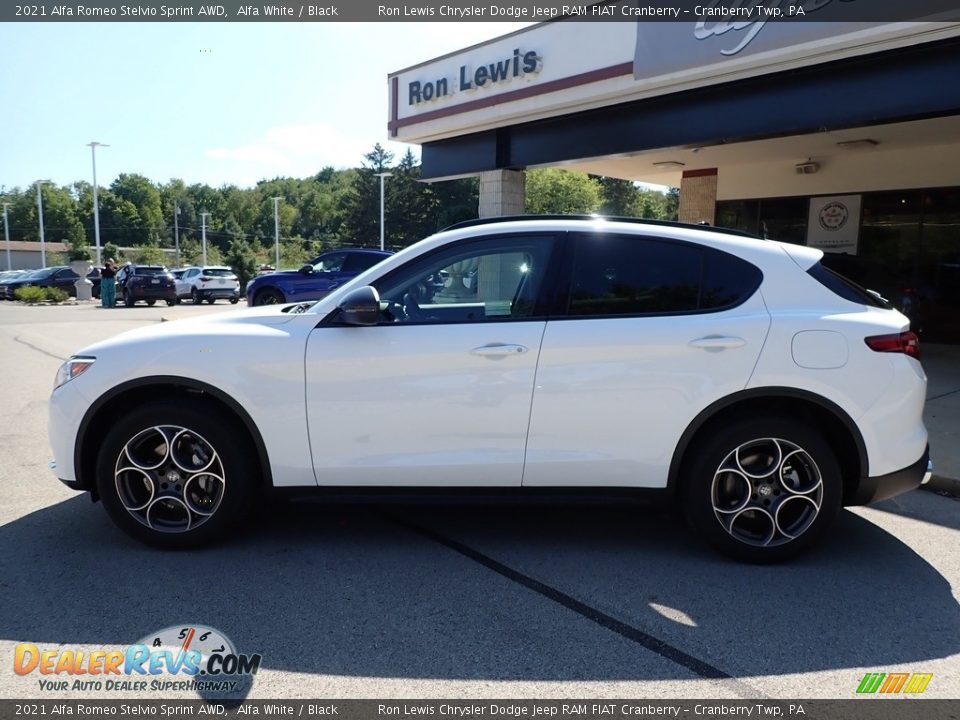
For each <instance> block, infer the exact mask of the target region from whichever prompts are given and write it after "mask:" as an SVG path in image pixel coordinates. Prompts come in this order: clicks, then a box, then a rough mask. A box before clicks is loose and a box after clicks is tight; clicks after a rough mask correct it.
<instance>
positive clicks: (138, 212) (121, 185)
mask: <svg viewBox="0 0 960 720" xmlns="http://www.w3.org/2000/svg"><path fill="white" fill-rule="evenodd" d="M110 191H111V192H112V193H113V194H114V195H115V196H116V197H117V199H118V200H119V201H120V202H121V204H123V207H124V208H126V212H125V214H126V217H125V218H124V220H125V222H126V223H127V226H126V227H125V228H124V232H125V234H126V237H127V241H128V243H129V244H132V245H144V244H146V243H148V242H151V241H154V240H157V241H159V239H160V235H161V234H164V235H165V234H166V228H165V227H164V222H163V209H162V207H161V203H160V191H159V190H158V189H157V187H156V186H155V185H154V184H153V183H152V182H150V180H148V179H147V178H145V177H144V176H143V175H137V174H128V173H121V174H120V175H119V176H118V177H117V179H116V180H114V181H113V183H112V184H111V185H110ZM131 210H132V212H131Z"/></svg>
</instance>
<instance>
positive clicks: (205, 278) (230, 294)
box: [177, 265, 240, 305]
mask: <svg viewBox="0 0 960 720" xmlns="http://www.w3.org/2000/svg"><path fill="white" fill-rule="evenodd" d="M185 297H188V298H190V299H191V300H192V301H193V304H194V305H199V304H200V303H202V302H203V301H204V300H206V301H207V302H208V303H210V304H211V305H213V303H215V302H216V301H217V300H229V301H230V302H231V303H233V304H234V305H236V304H237V302H238V301H239V300H240V281H239V280H238V278H237V275H236V273H234V272H233V269H232V268H229V267H227V266H225V265H204V266H203V267H188V268H186V269H185V270H183V271H182V274H181V275H180V277H179V278H177V299H178V300H179V299H181V298H185Z"/></svg>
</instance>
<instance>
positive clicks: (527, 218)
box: [440, 215, 764, 240]
mask: <svg viewBox="0 0 960 720" xmlns="http://www.w3.org/2000/svg"><path fill="white" fill-rule="evenodd" d="M544 220H561V221H568V222H571V223H573V224H577V223H596V222H597V221H606V222H616V223H631V224H636V225H649V226H655V227H670V228H686V229H688V230H710V231H712V232H718V233H724V234H726V235H737V236H739V237H748V238H755V239H757V240H763V239H764V238H762V237H761V236H759V235H756V234H754V233H749V232H746V231H745V230H736V229H734V228H725V227H716V226H714V225H711V224H710V223H707V222H701V223H684V222H679V221H676V220H655V219H653V218H638V217H622V216H616V215H610V216H607V215H506V216H502V217H486V218H475V219H473V220H463V221H461V222H458V223H454V224H453V225H450V226H448V227H445V228H444V229H443V230H441V231H440V232H446V231H447V230H460V229H461V228H470V227H477V226H480V225H494V224H497V223H508V222H537V221H544Z"/></svg>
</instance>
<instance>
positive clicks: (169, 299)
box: [0, 248, 442, 307]
mask: <svg viewBox="0 0 960 720" xmlns="http://www.w3.org/2000/svg"><path fill="white" fill-rule="evenodd" d="M391 254H392V253H389V252H386V251H382V250H372V249H367V248H352V249H344V250H333V251H330V252H325V253H321V254H320V255H318V256H317V257H315V258H313V259H312V260H311V261H310V262H309V263H307V264H305V265H303V267H301V268H300V269H299V270H282V271H273V270H272V269H270V270H269V271H268V272H261V273H260V274H259V275H257V277H255V278H253V280H251V281H250V282H249V283H247V287H246V296H247V303H248V304H249V305H274V304H281V303H290V302H299V301H302V300H319V299H321V298H323V297H324V296H326V295H327V294H328V293H329V292H331V291H332V290H334V289H336V288H338V287H340V286H341V285H343V284H344V283H346V282H347V281H348V280H351V279H352V278H353V277H354V276H356V275H359V274H360V273H361V272H363V271H365V270H368V269H369V268H371V267H373V266H374V265H376V264H377V263H379V262H380V261H381V260H383V259H385V258H388V257H390V255H391ZM8 275H9V276H8ZM78 277H79V276H78V275H77V274H76V273H75V272H74V271H73V270H72V269H71V268H69V267H68V266H57V267H51V268H46V269H44V270H33V271H19V270H15V271H11V272H10V273H9V274H8V273H3V274H0V299H10V300H12V299H13V298H14V291H15V290H16V289H17V288H20V287H24V286H25V285H36V286H38V287H58V288H60V289H62V290H64V291H65V292H67V293H68V294H69V295H70V296H71V297H76V295H77V291H76V288H75V286H74V283H75V282H76V281H77V279H78ZM87 278H88V279H89V280H90V281H91V282H92V283H93V297H94V298H99V297H100V270H99V268H94V269H93V270H91V271H90V273H89V274H88V275H87ZM438 282H442V281H441V280H439V279H438ZM240 290H241V288H240V281H239V278H238V277H237V275H236V273H235V272H234V271H233V269H232V268H230V267H227V266H226V265H202V266H193V267H186V268H173V269H167V268H166V267H165V266H163V265H134V264H129V263H128V264H127V265H124V266H122V267H121V268H120V270H119V272H118V273H117V302H118V303H123V304H124V305H126V306H128V307H130V306H132V305H134V304H135V303H137V302H146V303H147V304H148V305H154V304H155V303H156V302H157V301H158V300H162V301H164V302H166V303H167V304H168V305H174V304H175V303H178V302H182V301H185V300H189V301H191V302H193V303H194V304H195V305H199V304H201V303H203V302H206V303H209V304H211V305H212V304H213V303H215V302H216V301H217V300H227V301H229V302H230V303H232V304H236V303H237V302H239V300H240Z"/></svg>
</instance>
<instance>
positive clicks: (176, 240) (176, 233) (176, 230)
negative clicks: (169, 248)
mask: <svg viewBox="0 0 960 720" xmlns="http://www.w3.org/2000/svg"><path fill="white" fill-rule="evenodd" d="M179 216H180V206H179V205H177V204H176V203H174V204H173V244H174V247H176V248H177V267H180V225H179V223H178V222H177V218H178V217H179Z"/></svg>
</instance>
